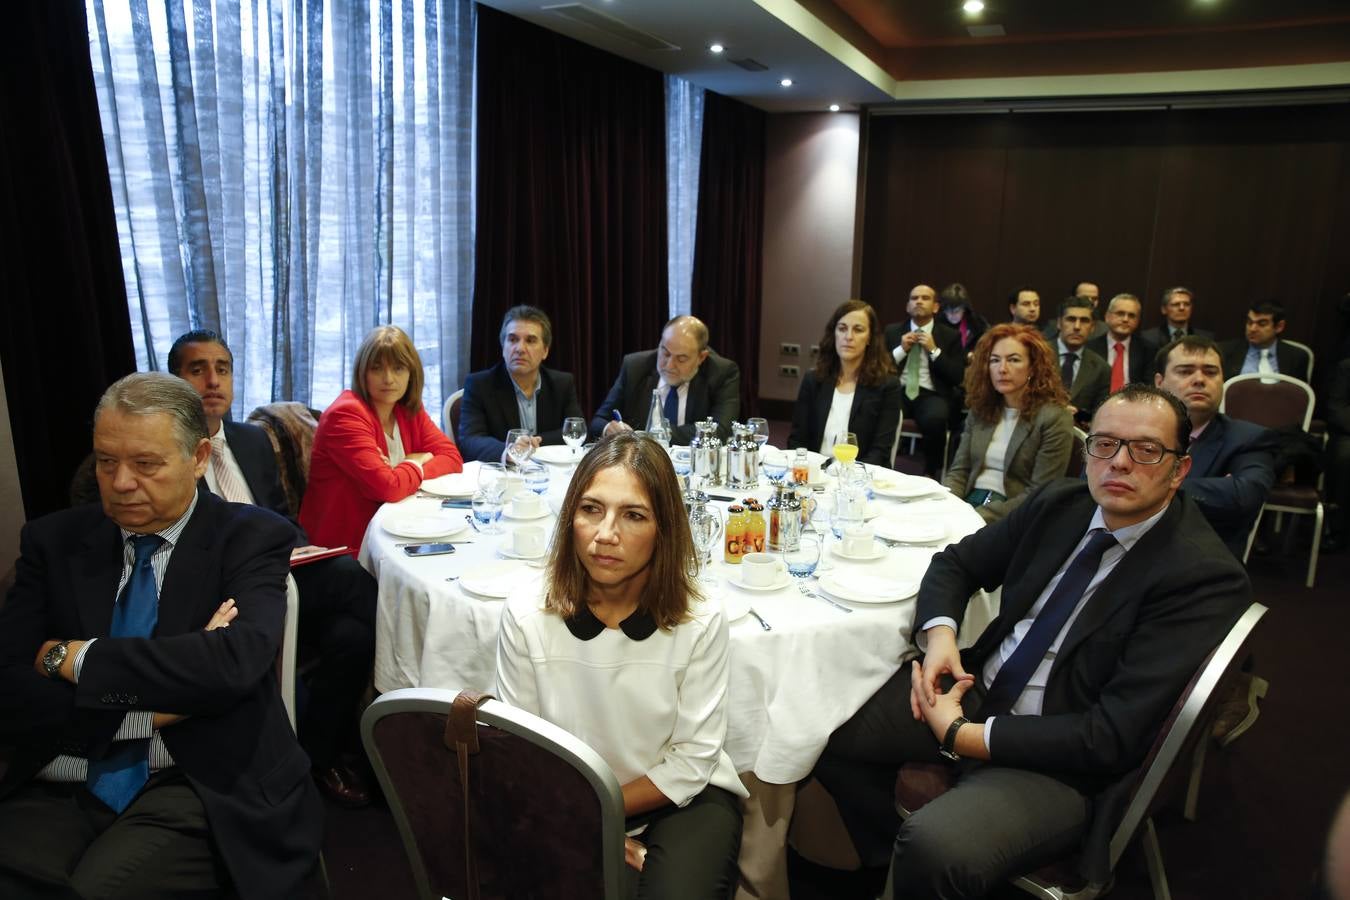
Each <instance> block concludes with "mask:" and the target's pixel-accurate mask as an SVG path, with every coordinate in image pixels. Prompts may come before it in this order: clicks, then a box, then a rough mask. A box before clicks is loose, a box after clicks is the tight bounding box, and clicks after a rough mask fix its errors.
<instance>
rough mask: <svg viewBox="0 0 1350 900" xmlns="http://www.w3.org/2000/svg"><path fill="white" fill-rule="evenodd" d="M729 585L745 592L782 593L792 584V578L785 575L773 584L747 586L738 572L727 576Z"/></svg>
mask: <svg viewBox="0 0 1350 900" xmlns="http://www.w3.org/2000/svg"><path fill="white" fill-rule="evenodd" d="M727 584H729V585H732V586H733V587H738V588H740V589H741V590H743V591H758V592H760V593H765V594H767V593H770V592H772V591H781V590H782V589H783V588H785V587H787V586H788V585H790V584H792V576H791V575H787V574H784V575H783V577H782V578H781V579H779V580H778V581H776V582H774V583H773V584H763V585H761V584H746V583H745V582H744V581H742V580H741V573H740V572H739V571H737V572H735V573H733V574H731V575H728V576H727Z"/></svg>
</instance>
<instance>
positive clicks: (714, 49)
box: [708, 44, 727, 53]
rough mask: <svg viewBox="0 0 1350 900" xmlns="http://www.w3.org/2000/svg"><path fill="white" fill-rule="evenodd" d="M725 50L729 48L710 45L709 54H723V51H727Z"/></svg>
mask: <svg viewBox="0 0 1350 900" xmlns="http://www.w3.org/2000/svg"><path fill="white" fill-rule="evenodd" d="M725 49H727V48H726V47H723V46H722V45H721V44H709V45H708V52H709V53H721V52H722V51H723V50H725Z"/></svg>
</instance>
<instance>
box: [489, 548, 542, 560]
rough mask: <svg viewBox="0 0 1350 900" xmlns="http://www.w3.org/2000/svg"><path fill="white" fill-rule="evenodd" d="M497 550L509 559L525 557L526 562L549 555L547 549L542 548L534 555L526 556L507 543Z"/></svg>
mask: <svg viewBox="0 0 1350 900" xmlns="http://www.w3.org/2000/svg"><path fill="white" fill-rule="evenodd" d="M497 552H498V553H500V554H501V555H502V556H504V557H506V558H507V559H523V560H525V561H526V562H530V561H533V560H539V559H543V558H544V557H545V556H548V550H547V549H544V550H540V551H539V552H538V553H536V554H535V555H534V556H525V555H523V554H520V553H517V552H516V551H515V550H514V549H512V548H511V547H509V546H505V545H503V546H501V547H498V548H497Z"/></svg>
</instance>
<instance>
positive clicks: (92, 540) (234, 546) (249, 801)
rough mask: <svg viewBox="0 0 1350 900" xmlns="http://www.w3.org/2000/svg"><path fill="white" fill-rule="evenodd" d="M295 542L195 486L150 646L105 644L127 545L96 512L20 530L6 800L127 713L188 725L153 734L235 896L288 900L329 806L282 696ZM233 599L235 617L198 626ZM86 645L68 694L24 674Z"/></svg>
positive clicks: (87, 509)
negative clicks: (53, 646) (188, 792)
mask: <svg viewBox="0 0 1350 900" xmlns="http://www.w3.org/2000/svg"><path fill="white" fill-rule="evenodd" d="M293 535H294V532H293V531H292V529H291V528H290V527H289V526H288V525H287V524H286V523H285V522H283V521H281V520H280V519H278V518H277V516H275V515H273V514H272V513H270V512H268V511H266V510H262V509H258V508H257V507H254V506H247V505H243V504H235V503H226V502H225V501H223V500H221V499H220V498H218V497H216V496H214V495H212V494H210V493H208V492H205V491H201V492H199V494H198V499H197V508H196V510H195V511H194V512H193V515H192V518H191V519H190V520H189V522H188V524H187V526H186V527H185V528H184V529H183V532H182V534H181V535H180V537H179V540H178V543H177V545H176V546H175V548H174V550H173V555H172V557H170V560H169V567H168V570H167V571H166V572H165V574H164V583H163V585H162V587H161V590H160V596H159V622H158V625H157V626H156V628H155V634H154V636H153V637H150V638H110V637H107V634H108V630H109V628H110V627H111V623H112V612H113V606H114V598H115V595H116V591H117V582H118V578H119V576H120V574H121V571H122V539H121V534H120V533H119V531H118V528H117V526H116V524H114V523H113V522H112V521H111V520H110V519H108V518H107V517H106V516H105V515H104V514H103V510H102V509H101V508H100V507H99V506H97V505H91V506H81V507H76V508H74V509H69V510H64V511H62V512H58V513H53V514H52V515H49V516H44V517H43V518H40V519H37V520H35V521H33V522H30V523H28V525H26V526H25V527H24V529H23V533H22V536H21V538H20V557H19V561H18V564H17V573H16V574H17V578H16V581H15V585H14V588H13V590H12V591H11V592H10V594H9V599H8V602H6V604H5V606H4V608H3V609H0V736H3V737H4V738H6V739H8V742H10V743H12V744H13V745H14V746H15V748H16V755H15V757H14V758H13V760H12V761H11V765H10V767H9V769H8V771H6V772H5V774H4V778H3V779H0V797H4V796H8V794H9V793H11V792H12V791H13V790H14V789H15V788H17V787H18V786H20V785H22V784H24V783H25V782H27V781H28V780H29V779H31V778H32V777H33V776H34V775H35V774H36V773H37V772H38V771H39V770H40V769H41V768H42V766H44V765H46V763H47V762H48V761H50V760H51V759H52V758H53V757H54V756H56V755H57V754H58V752H62V751H63V750H66V749H68V750H71V751H74V752H77V753H82V754H83V755H86V756H98V755H101V754H102V753H103V751H104V750H105V749H106V748H107V746H108V744H109V742H110V741H111V739H112V736H113V734H114V733H115V732H116V730H117V728H118V725H119V724H120V722H121V720H122V718H123V715H124V714H125V713H126V712H128V711H130V710H137V709H139V710H151V711H157V712H168V713H179V714H183V715H186V716H188V718H187V719H185V720H184V721H182V722H179V723H178V724H176V725H171V726H169V727H167V728H165V729H164V730H163V731H162V732H161V735H162V736H163V738H164V744H165V746H166V747H167V748H168V750H169V752H170V753H171V754H172V755H173V758H174V761H175V762H176V763H177V765H178V767H179V768H180V769H181V770H182V771H183V773H184V774H185V775H186V776H187V779H188V781H189V783H190V784H191V785H192V788H193V790H194V791H195V792H196V793H197V796H198V797H199V798H200V799H201V802H202V806H203V807H204V808H205V811H206V817H207V820H208V822H209V823H210V827H211V834H212V839H213V840H214V842H215V844H216V846H217V848H218V850H219V852H220V855H221V857H222V859H223V860H224V862H225V865H226V867H227V868H228V870H229V872H230V876H231V878H232V879H233V881H234V884H235V887H236V890H237V891H238V892H239V894H240V896H242V897H245V898H249V900H252V898H273V897H275V898H278V900H282V898H289V897H294V896H298V895H299V894H300V890H299V888H300V884H301V882H302V881H303V879H304V878H305V877H306V876H307V875H308V874H309V873H310V871H311V870H312V869H313V867H314V865H315V863H316V862H317V861H318V854H319V847H320V844H321V842H322V836H323V835H322V832H323V810H322V806H321V804H320V801H319V797H318V791H317V790H316V788H315V787H314V783H313V781H312V780H311V779H310V777H309V758H308V757H307V756H305V754H304V751H302V750H301V749H300V746H299V744H297V743H296V739H295V734H294V732H293V731H292V730H291V725H290V722H289V721H288V720H287V718H286V711H285V709H284V707H283V706H282V702H281V696H280V694H279V693H278V692H277V683H276V675H275V669H274V667H275V663H276V655H277V648H278V647H279V646H280V644H281V636H282V629H283V624H284V620H285V615H286V588H285V579H286V572H287V570H288V568H289V556H290V550H291V545H292V544H293V543H294V538H293ZM227 597H233V598H235V600H236V603H237V606H238V609H239V615H238V617H237V618H236V619H235V620H234V622H233V623H232V624H231V625H230V627H229V628H220V629H216V630H215V631H210V632H207V631H203V628H204V627H205V626H206V623H207V621H208V620H209V619H210V617H211V614H212V613H213V612H214V611H215V609H216V607H217V606H219V605H220V603H221V602H222V601H223V600H225V599H226V598H227ZM57 637H60V638H92V637H97V638H99V640H98V641H97V642H96V643H94V644H93V645H92V646H91V647H90V648H89V651H88V653H87V654H86V655H85V659H84V668H83V670H82V672H81V677H80V683H79V684H78V685H72V684H68V683H67V682H64V681H51V680H48V679H46V678H44V677H42V676H40V675H38V674H37V673H36V672H35V671H34V670H33V658H34V657H35V656H36V654H37V650H38V648H39V647H40V646H41V644H42V642H43V641H45V640H48V639H51V638H57Z"/></svg>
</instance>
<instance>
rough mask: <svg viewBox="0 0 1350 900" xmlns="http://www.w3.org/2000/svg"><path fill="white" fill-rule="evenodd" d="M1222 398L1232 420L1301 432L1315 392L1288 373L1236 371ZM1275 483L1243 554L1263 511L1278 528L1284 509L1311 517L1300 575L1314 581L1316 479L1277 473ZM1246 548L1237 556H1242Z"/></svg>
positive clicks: (1318, 527) (1319, 507)
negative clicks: (1309, 537)
mask: <svg viewBox="0 0 1350 900" xmlns="http://www.w3.org/2000/svg"><path fill="white" fill-rule="evenodd" d="M1223 388H1224V390H1223V400H1222V401H1220V403H1219V412H1222V413H1226V414H1227V415H1229V416H1232V417H1233V418H1234V419H1242V420H1244V421H1247V422H1255V423H1256V424H1258V425H1262V426H1264V427H1266V428H1286V427H1289V426H1296V427H1298V428H1301V429H1302V430H1303V431H1304V432H1307V431H1308V428H1309V426H1310V425H1311V424H1312V414H1313V407H1314V406H1315V405H1316V403H1317V395H1316V394H1315V393H1314V392H1313V389H1312V387H1310V386H1309V385H1308V383H1307V382H1304V381H1300V380H1299V379H1297V378H1294V377H1292V376H1290V375H1279V374H1275V373H1267V374H1264V375H1263V374H1259V373H1251V374H1248V375H1235V376H1233V377H1232V378H1230V379H1228V380H1227V381H1225V382H1224V385H1223ZM1275 474H1276V482H1275V485H1274V486H1273V487H1271V489H1270V493H1268V494H1267V495H1266V502H1265V504H1263V505H1262V507H1261V510H1260V512H1258V513H1257V514H1256V523H1255V524H1254V525H1253V526H1252V532H1251V534H1250V535H1249V536H1248V539H1247V553H1250V552H1251V547H1252V542H1253V540H1254V539H1255V536H1256V529H1257V528H1258V527H1259V526H1260V524H1261V519H1262V518H1263V517H1264V516H1265V513H1266V510H1270V511H1271V512H1274V513H1276V514H1277V516H1279V517H1280V518H1277V520H1276V527H1277V529H1278V527H1279V524H1280V520H1281V519H1282V518H1283V514H1284V513H1289V514H1291V515H1301V516H1312V517H1313V538H1312V550H1311V552H1310V553H1309V554H1308V573H1307V577H1306V578H1305V579H1304V584H1305V585H1306V586H1307V587H1312V586H1313V584H1314V583H1315V582H1316V580H1317V558H1318V555H1319V553H1320V551H1321V548H1322V519H1323V517H1324V515H1325V510H1324V508H1323V504H1322V491H1321V485H1320V483H1312V484H1309V483H1308V482H1307V480H1302V481H1301V480H1299V479H1297V478H1295V479H1294V480H1292V481H1286V480H1285V479H1283V478H1281V477H1280V475H1281V473H1279V472H1277V473H1275ZM1319 481H1320V479H1319ZM1247 553H1244V554H1243V556H1242V561H1243V562H1244V563H1245V562H1246V561H1247Z"/></svg>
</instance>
